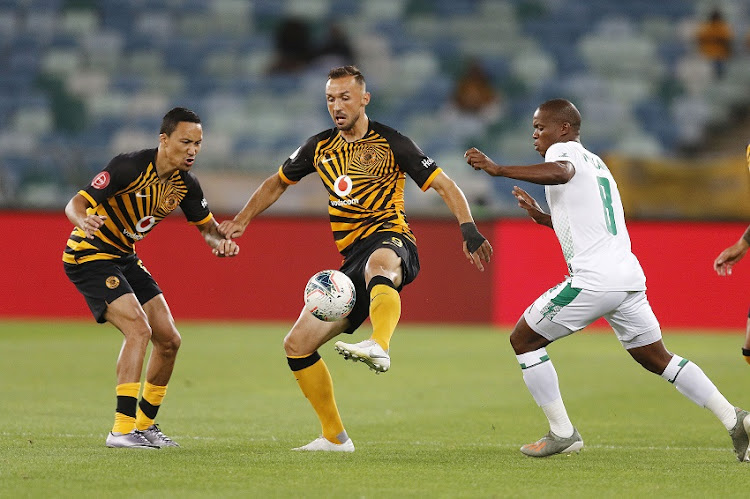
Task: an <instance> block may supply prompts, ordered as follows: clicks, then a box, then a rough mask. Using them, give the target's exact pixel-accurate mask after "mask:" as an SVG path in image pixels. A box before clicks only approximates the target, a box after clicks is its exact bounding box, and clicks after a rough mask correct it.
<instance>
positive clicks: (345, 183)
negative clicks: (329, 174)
mask: <svg viewBox="0 0 750 499" xmlns="http://www.w3.org/2000/svg"><path fill="white" fill-rule="evenodd" d="M333 191H334V192H335V193H336V194H337V195H338V196H339V197H340V198H343V197H344V196H348V195H349V193H350V192H352V179H350V178H349V176H348V175H341V176H340V177H339V178H337V179H336V181H335V182H334V183H333Z"/></svg>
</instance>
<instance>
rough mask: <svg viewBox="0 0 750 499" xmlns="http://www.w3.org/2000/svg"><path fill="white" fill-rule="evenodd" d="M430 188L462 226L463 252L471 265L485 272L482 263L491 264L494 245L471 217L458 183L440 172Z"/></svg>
mask: <svg viewBox="0 0 750 499" xmlns="http://www.w3.org/2000/svg"><path fill="white" fill-rule="evenodd" d="M430 187H432V188H433V189H435V191H437V193H438V194H440V197H441V198H443V201H444V202H445V204H446V206H448V208H449V209H450V210H451V213H453V216H455V217H456V220H458V223H459V224H460V225H461V235H462V236H463V238H464V242H463V251H464V255H465V256H466V258H467V260H468V261H469V263H472V264H474V266H476V268H478V269H479V270H480V271H484V265H482V261H485V262H489V261H490V257H492V245H491V244H490V242H489V241H488V240H487V238H485V237H484V236H483V235H482V234H481V233H480V232H479V231H478V230H477V226H476V224H475V223H474V219H473V218H472V216H471V210H470V208H469V203H468V202H467V201H466V197H465V196H464V193H463V192H462V191H461V189H460V188H459V187H458V186H457V185H456V183H455V182H454V181H453V180H451V179H450V178H449V177H448V175H446V174H445V173H443V172H440V174H438V176H437V177H435V179H434V180H433V181H432V184H430Z"/></svg>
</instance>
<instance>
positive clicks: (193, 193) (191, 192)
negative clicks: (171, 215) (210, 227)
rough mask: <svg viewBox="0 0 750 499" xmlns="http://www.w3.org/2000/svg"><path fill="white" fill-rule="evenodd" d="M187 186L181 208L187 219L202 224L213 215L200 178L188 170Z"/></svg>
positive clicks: (185, 180)
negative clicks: (199, 180)
mask: <svg viewBox="0 0 750 499" xmlns="http://www.w3.org/2000/svg"><path fill="white" fill-rule="evenodd" d="M184 182H185V185H186V186H187V194H186V195H185V197H184V198H183V200H182V202H181V203H180V208H181V209H182V212H183V213H184V214H185V218H187V221H188V222H190V223H191V224H193V225H200V224H203V223H206V222H208V221H209V220H211V217H212V216H213V215H212V214H211V210H209V209H208V201H206V198H205V197H203V189H202V188H201V184H200V183H199V182H198V179H197V178H195V176H193V174H192V173H189V172H187V173H186V174H185V176H184Z"/></svg>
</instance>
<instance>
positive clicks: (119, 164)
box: [78, 154, 140, 206]
mask: <svg viewBox="0 0 750 499" xmlns="http://www.w3.org/2000/svg"><path fill="white" fill-rule="evenodd" d="M139 174H140V172H139V170H138V167H137V166H136V165H135V164H134V162H133V161H132V159H131V157H130V156H129V155H124V154H122V155H119V156H116V157H114V158H113V159H112V160H111V161H110V162H109V164H108V165H107V166H106V167H105V168H104V170H102V171H101V172H99V173H97V174H96V176H95V177H94V178H93V180H91V183H90V184H89V185H87V186H86V187H85V188H83V189H81V190H80V191H79V192H78V193H79V194H81V195H82V196H84V197H85V198H86V199H88V200H89V202H90V203H91V205H92V206H97V205H99V204H101V203H103V202H104V201H105V200H106V199H107V198H110V197H112V196H114V195H115V194H116V193H117V192H119V191H120V189H122V188H124V187H126V186H127V185H129V184H130V183H131V182H132V181H133V180H135V179H136V178H137V177H138V175H139Z"/></svg>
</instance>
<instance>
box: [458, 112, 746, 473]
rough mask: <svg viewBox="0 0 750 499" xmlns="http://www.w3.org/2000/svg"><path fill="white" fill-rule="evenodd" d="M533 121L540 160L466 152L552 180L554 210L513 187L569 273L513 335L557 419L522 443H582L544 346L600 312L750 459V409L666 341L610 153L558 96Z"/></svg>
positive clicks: (513, 172) (534, 388) (475, 161)
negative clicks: (588, 141)
mask: <svg viewBox="0 0 750 499" xmlns="http://www.w3.org/2000/svg"><path fill="white" fill-rule="evenodd" d="M532 124H533V129H534V133H533V135H532V137H533V138H534V148H535V149H536V150H537V151H538V152H539V154H541V155H542V156H543V157H544V162H543V163H539V164H535V165H527V166H505V165H498V164H496V163H494V162H493V161H492V160H491V159H490V158H488V157H487V156H486V155H485V154H483V153H482V152H481V151H479V150H478V149H476V148H472V149H469V150H468V151H466V154H465V156H466V161H467V163H469V165H471V166H472V167H473V168H474V169H475V170H484V171H485V172H487V173H488V174H490V175H492V176H501V177H508V178H513V179H516V180H523V181H527V182H532V183H534V184H541V185H544V186H545V192H546V197H547V203H548V205H549V207H550V212H551V213H549V214H548V213H545V212H544V211H542V209H541V207H540V206H539V203H537V202H536V200H535V199H534V198H533V197H531V196H530V195H529V194H528V193H527V192H526V191H524V190H523V189H521V188H520V187H514V188H513V194H514V196H515V197H516V199H517V200H518V204H519V206H520V207H521V208H523V209H525V210H526V211H527V213H528V214H529V215H530V216H531V218H532V219H533V220H534V221H535V222H536V223H538V224H540V225H546V226H547V227H551V228H552V229H554V230H555V233H556V234H557V237H558V239H559V241H560V246H561V247H562V250H563V254H564V256H565V261H566V262H567V265H568V271H569V273H570V275H569V276H568V277H567V278H566V279H565V280H564V281H563V282H561V283H560V284H558V285H557V286H555V287H553V288H552V289H550V290H549V291H547V292H545V293H544V294H543V295H542V296H540V297H539V298H538V299H537V300H536V301H535V302H534V303H533V304H532V305H531V306H530V307H529V308H528V309H526V311H525V312H524V313H523V315H522V316H521V318H520V319H519V320H518V323H517V324H516V326H515V328H514V329H513V332H512V333H511V336H510V343H511V345H512V347H513V350H514V351H515V353H516V358H517V359H518V363H519V364H520V366H521V370H522V372H523V380H524V382H525V383H526V386H527V388H528V389H529V391H530V392H531V395H532V397H533V398H534V400H535V401H536V403H537V404H538V405H539V406H540V407H541V408H542V411H544V414H545V415H546V416H547V419H548V420H549V425H550V431H549V433H547V434H546V435H545V436H543V437H542V438H541V439H539V440H538V441H537V442H534V443H531V444H527V445H524V446H523V447H521V452H522V453H523V454H525V455H527V456H532V457H546V456H551V455H553V454H562V453H570V452H576V451H578V450H580V449H581V448H582V447H583V438H581V435H580V433H578V430H576V428H575V427H574V426H573V424H572V423H571V421H570V418H569V417H568V413H567V411H566V409H565V405H564V403H563V400H562V398H561V396H560V387H559V383H558V379H557V373H556V371H555V368H554V366H553V365H552V361H551V360H550V357H549V355H548V354H547V350H546V348H545V347H546V346H547V345H549V344H550V343H551V342H553V341H555V340H557V339H560V338H563V337H565V336H568V335H570V334H573V333H575V332H576V331H580V330H581V329H583V328H584V327H586V326H588V325H589V324H591V323H592V322H594V321H595V320H597V319H599V318H601V317H603V318H604V319H605V320H606V321H607V322H608V323H609V324H610V326H612V328H613V329H614V331H615V334H616V335H617V338H618V339H619V340H620V343H621V344H622V345H623V347H625V348H626V349H627V351H628V353H629V354H630V355H631V356H632V357H633V358H634V359H635V360H636V361H637V362H638V363H639V364H641V365H642V366H643V367H644V368H646V369H648V370H649V371H651V372H653V373H655V374H658V375H660V376H661V377H662V378H664V379H666V380H667V381H669V382H670V383H672V384H674V386H675V388H677V390H678V391H679V392H680V393H682V394H683V395H685V396H686V397H687V398H689V399H690V400H692V401H693V402H695V403H696V404H698V405H699V406H701V407H705V408H706V409H708V410H710V411H711V412H712V413H713V414H714V415H716V417H717V418H718V419H719V420H720V421H721V422H722V423H723V424H724V426H725V427H726V429H727V430H728V431H729V435H730V436H731V438H732V443H733V444H734V451H735V454H736V455H737V458H738V459H739V460H740V461H750V457H748V442H749V441H750V439H749V433H750V417H748V412H747V411H744V410H742V409H739V408H737V407H734V406H733V405H732V404H730V403H729V402H728V401H727V400H726V398H724V396H723V395H722V394H721V393H720V392H719V390H718V389H717V388H716V386H715V385H714V384H713V383H712V382H711V380H710V379H709V378H708V377H707V376H706V375H705V374H704V373H703V371H702V370H701V369H700V368H699V367H698V366H697V365H696V364H694V363H693V362H691V361H689V360H687V359H683V358H682V357H680V356H679V355H675V354H672V353H670V352H669V351H668V350H667V349H666V348H665V346H664V343H663V342H662V336H661V329H660V328H659V323H658V321H657V320H656V317H655V316H654V313H653V311H652V310H651V306H650V305H649V302H648V300H647V299H646V292H645V291H646V278H645V276H644V274H643V270H642V269H641V266H640V264H639V263H638V259H637V258H636V257H635V255H633V253H632V252H631V249H630V238H629V236H628V231H627V228H626V227H625V218H624V215H623V209H622V203H621V201H620V195H619V193H618V191H617V184H616V183H615V180H614V178H612V175H611V174H610V172H609V170H608V169H607V166H606V165H605V164H604V162H603V161H602V160H601V159H600V158H599V157H598V156H597V155H595V154H593V153H591V152H589V151H588V150H586V149H585V148H584V147H583V146H582V145H581V142H580V139H579V131H580V126H581V115H580V113H579V112H578V109H576V107H575V106H574V105H573V104H572V103H571V102H569V101H567V100H564V99H553V100H550V101H547V102H545V103H543V104H542V105H541V106H539V108H538V109H537V110H536V112H535V113H534V118H533V122H532Z"/></svg>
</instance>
